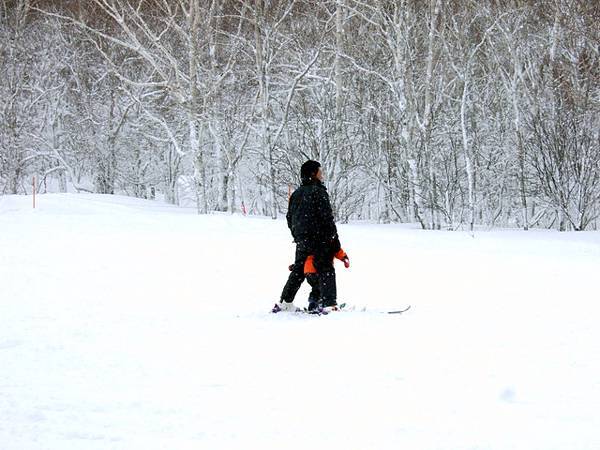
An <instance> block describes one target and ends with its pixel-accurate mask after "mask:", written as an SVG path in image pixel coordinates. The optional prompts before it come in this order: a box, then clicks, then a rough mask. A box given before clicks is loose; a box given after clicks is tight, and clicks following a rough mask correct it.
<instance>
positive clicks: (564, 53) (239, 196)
mask: <svg viewBox="0 0 600 450" xmlns="http://www.w3.org/2000/svg"><path fill="white" fill-rule="evenodd" d="M0 42H1V43H0V58H1V66H0V191H1V192H3V193H4V194H10V193H24V192H30V190H31V180H32V178H33V176H35V177H36V180H37V184H38V186H37V187H38V189H40V190H41V191H42V192H43V191H44V190H45V189H49V190H59V191H66V190H67V188H68V187H72V188H73V189H75V190H77V191H90V192H97V193H106V194H112V193H124V194H127V195H133V196H137V197H144V198H154V197H155V196H161V197H164V198H165V199H166V200H167V201H169V202H173V203H183V202H190V201H191V202H193V204H195V206H196V207H197V208H198V211H199V212H201V213H207V212H210V211H230V212H235V211H239V210H241V209H242V208H243V210H244V211H248V212H249V213H252V214H264V215H270V216H272V217H277V215H278V214H281V213H282V212H285V210H286V208H287V196H288V192H289V189H290V186H292V187H293V186H294V185H295V184H296V183H297V181H298V170H299V167H300V164H301V163H302V162H303V161H304V160H305V159H307V158H311V159H317V160H319V161H320V162H321V163H322V164H323V166H324V168H325V174H326V178H327V185H328V188H329V191H330V195H331V198H332V201H333V205H334V210H335V213H336V215H337V218H338V220H340V221H346V220H350V219H368V220H376V221H381V222H418V223H420V224H421V226H422V227H423V228H427V229H440V228H450V229H456V228H463V229H465V228H466V229H469V228H473V227H474V226H476V225H479V226H487V227H492V226H516V227H521V228H525V229H527V228H528V227H534V226H536V227H552V228H556V229H560V230H584V229H597V227H598V222H599V216H600V134H599V133H600V132H599V130H600V45H599V42H600V2H596V1H589V0H573V1H566V0H541V1H537V0H529V1H525V0H512V1H509V0H506V1H499V0H497V1H494V0H486V1H476V0H460V1H459V0H429V1H409V0H396V1H388V0H377V1H369V2H366V1H362V0H323V1H315V0H310V1H309V0H298V1H292V0H288V1H283V0H255V1H244V0H206V1H200V0H86V1H83V0H70V1H67V0H65V1H48V0H46V1H41V0H39V1H35V0H11V1H7V0H4V1H2V0H0Z"/></svg>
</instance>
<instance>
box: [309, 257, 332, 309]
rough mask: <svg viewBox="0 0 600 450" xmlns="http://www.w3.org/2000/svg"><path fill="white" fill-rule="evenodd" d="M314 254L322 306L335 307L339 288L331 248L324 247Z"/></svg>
mask: <svg viewBox="0 0 600 450" xmlns="http://www.w3.org/2000/svg"><path fill="white" fill-rule="evenodd" d="M313 254H314V256H315V259H314V264H315V269H316V270H317V273H318V277H319V289H320V291H321V302H322V306H324V307H327V306H334V305H336V304H337V286H336V281H335V269H334V268H333V254H332V253H331V247H330V246H328V245H322V246H320V247H319V248H316V249H315V251H314V253H313Z"/></svg>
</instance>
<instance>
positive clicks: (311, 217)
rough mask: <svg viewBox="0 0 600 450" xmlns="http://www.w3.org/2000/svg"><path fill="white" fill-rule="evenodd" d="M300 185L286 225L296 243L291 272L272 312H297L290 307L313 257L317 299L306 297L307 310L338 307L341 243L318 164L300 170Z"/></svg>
mask: <svg viewBox="0 0 600 450" xmlns="http://www.w3.org/2000/svg"><path fill="white" fill-rule="evenodd" d="M300 178H301V182H302V183H301V185H300V187H298V189H296V190H295V191H294V193H293V194H292V195H291V197H290V202H289V206H288V212H287V215H286V218H287V224H288V227H289V229H290V231H291V232H292V237H293V238H294V242H295V243H296V256H295V259H294V264H293V266H292V270H291V272H290V275H289V277H288V280H287V283H286V284H285V286H284V288H283V291H282V293H281V300H280V303H279V304H276V305H275V307H274V308H273V311H274V312H276V311H280V310H281V311H297V310H299V309H300V308H298V307H296V306H295V305H294V304H293V301H294V297H295V296H296V293H297V292H298V289H300V285H301V284H302V282H303V281H304V279H305V278H306V276H305V274H304V264H305V262H306V259H307V258H308V256H310V255H312V256H313V264H314V267H315V269H316V271H317V274H316V275H317V277H318V287H319V288H318V292H319V294H320V298H315V297H314V296H311V297H309V304H308V309H309V311H312V310H316V309H319V308H324V309H332V308H334V307H336V306H337V286H336V281H335V269H334V267H333V256H334V255H335V254H336V253H337V252H338V251H339V250H340V241H339V238H338V234H337V228H336V226H335V221H334V219H333V212H332V210H331V203H330V201H329V194H328V193H327V189H326V188H325V185H324V184H323V171H322V170H321V164H320V163H318V162H317V161H312V160H308V161H306V162H305V163H304V164H302V167H301V168H300Z"/></svg>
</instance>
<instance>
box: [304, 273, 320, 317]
mask: <svg viewBox="0 0 600 450" xmlns="http://www.w3.org/2000/svg"><path fill="white" fill-rule="evenodd" d="M306 281H308V284H310V287H311V288H312V290H311V291H310V294H309V296H308V310H309V311H312V310H313V309H317V308H318V306H319V301H320V300H321V290H320V289H319V275H317V274H316V273H309V274H306Z"/></svg>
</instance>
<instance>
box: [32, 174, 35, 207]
mask: <svg viewBox="0 0 600 450" xmlns="http://www.w3.org/2000/svg"><path fill="white" fill-rule="evenodd" d="M31 184H32V186H33V190H32V192H33V209H35V175H34V176H33V181H32V182H31Z"/></svg>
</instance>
